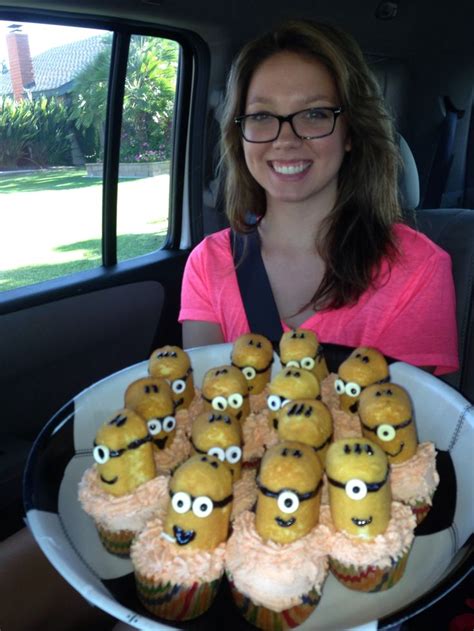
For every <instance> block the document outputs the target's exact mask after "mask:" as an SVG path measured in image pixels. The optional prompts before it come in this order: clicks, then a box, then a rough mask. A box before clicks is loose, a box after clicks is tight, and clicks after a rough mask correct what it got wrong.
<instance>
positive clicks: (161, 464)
mask: <svg viewBox="0 0 474 631" xmlns="http://www.w3.org/2000/svg"><path fill="white" fill-rule="evenodd" d="M178 418H181V419H182V418H183V416H181V414H180V412H178V415H177V421H176V434H175V435H174V440H173V442H172V443H171V446H170V447H167V448H166V449H154V450H153V457H154V459H155V465H156V472H157V474H166V473H170V472H171V471H173V470H174V469H175V468H176V467H177V466H178V465H179V464H181V463H182V462H184V461H185V460H187V459H188V457H189V454H190V453H191V442H190V440H189V438H188V437H187V435H186V424H184V426H183V425H180V424H179V423H178Z"/></svg>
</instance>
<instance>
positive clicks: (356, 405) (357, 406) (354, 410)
mask: <svg viewBox="0 0 474 631" xmlns="http://www.w3.org/2000/svg"><path fill="white" fill-rule="evenodd" d="M358 409H359V401H356V402H355V403H353V404H352V405H351V406H350V407H349V410H350V411H351V412H352V414H356V412H357V410H358Z"/></svg>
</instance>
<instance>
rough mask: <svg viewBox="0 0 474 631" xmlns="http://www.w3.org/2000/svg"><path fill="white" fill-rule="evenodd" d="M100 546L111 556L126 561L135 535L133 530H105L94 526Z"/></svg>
mask: <svg viewBox="0 0 474 631" xmlns="http://www.w3.org/2000/svg"><path fill="white" fill-rule="evenodd" d="M96 528H97V532H98V534H99V538H100V540H101V542H102V545H103V546H104V548H105V549H106V550H107V552H110V553H111V554H115V556H118V557H121V558H122V559H127V558H128V557H129V556H130V546H131V545H132V541H133V538H134V537H135V535H136V533H135V531H133V530H116V531H113V530H107V529H106V528H103V527H102V526H99V525H98V524H96Z"/></svg>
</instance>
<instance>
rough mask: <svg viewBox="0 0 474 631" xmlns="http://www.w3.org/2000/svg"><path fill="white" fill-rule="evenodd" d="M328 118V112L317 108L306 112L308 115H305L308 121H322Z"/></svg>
mask: <svg viewBox="0 0 474 631" xmlns="http://www.w3.org/2000/svg"><path fill="white" fill-rule="evenodd" d="M328 116H329V113H328V110H325V109H319V108H314V109H311V110H308V113H307V114H306V117H307V118H308V119H309V120H321V119H323V120H324V119H325V118H327V117H328Z"/></svg>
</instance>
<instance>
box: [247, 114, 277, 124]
mask: <svg viewBox="0 0 474 631" xmlns="http://www.w3.org/2000/svg"><path fill="white" fill-rule="evenodd" d="M271 118H272V115H271V114H266V113H265V112H258V113H257V114H251V115H250V116H249V119H248V120H249V121H250V122H252V123H266V122H267V121H268V120H271Z"/></svg>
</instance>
